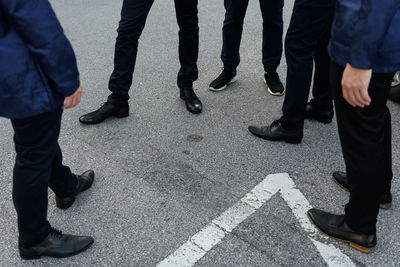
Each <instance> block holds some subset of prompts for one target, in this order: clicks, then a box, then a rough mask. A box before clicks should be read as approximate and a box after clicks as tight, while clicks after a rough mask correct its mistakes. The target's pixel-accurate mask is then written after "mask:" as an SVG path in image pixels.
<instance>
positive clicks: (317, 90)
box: [310, 32, 333, 110]
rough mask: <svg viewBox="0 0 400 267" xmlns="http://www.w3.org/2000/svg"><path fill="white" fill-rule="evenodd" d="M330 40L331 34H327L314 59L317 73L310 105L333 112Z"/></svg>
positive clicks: (321, 41)
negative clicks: (330, 80) (330, 78)
mask: <svg viewBox="0 0 400 267" xmlns="http://www.w3.org/2000/svg"><path fill="white" fill-rule="evenodd" d="M329 38H330V33H329V32H327V33H326V35H325V36H324V37H323V38H322V39H321V40H320V41H319V43H318V45H317V50H316V53H315V57H314V61H315V73H314V86H313V90H312V94H313V99H312V100H311V101H310V103H311V105H312V106H313V107H317V108H323V109H329V110H332V109H333V103H332V90H331V86H330V82H329V65H330V59H329V54H328V43H329Z"/></svg>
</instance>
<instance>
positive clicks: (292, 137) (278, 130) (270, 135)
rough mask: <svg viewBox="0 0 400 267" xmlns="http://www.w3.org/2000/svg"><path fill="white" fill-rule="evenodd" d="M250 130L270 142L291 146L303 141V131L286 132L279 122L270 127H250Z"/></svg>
mask: <svg viewBox="0 0 400 267" xmlns="http://www.w3.org/2000/svg"><path fill="white" fill-rule="evenodd" d="M248 129H249V131H250V133H252V134H253V135H255V136H257V137H260V138H262V139H265V140H269V141H285V142H287V143H291V144H298V143H300V142H301V140H302V139H303V131H301V130H286V129H284V128H283V127H282V125H281V123H280V121H279V120H276V121H274V122H273V123H272V124H271V125H269V126H263V127H255V126H249V128H248Z"/></svg>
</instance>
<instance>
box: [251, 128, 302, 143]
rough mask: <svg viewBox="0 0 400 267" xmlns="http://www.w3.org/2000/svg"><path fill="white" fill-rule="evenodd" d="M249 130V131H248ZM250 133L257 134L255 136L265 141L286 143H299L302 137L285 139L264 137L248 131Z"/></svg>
mask: <svg viewBox="0 0 400 267" xmlns="http://www.w3.org/2000/svg"><path fill="white" fill-rule="evenodd" d="M249 132H250V131H249ZM250 133H251V134H252V135H254V136H257V137H259V138H261V139H264V140H267V141H272V142H286V143H289V144H300V143H301V141H302V139H303V138H301V139H293V140H287V139H268V138H265V137H264V136H262V135H258V134H255V133H252V132H250Z"/></svg>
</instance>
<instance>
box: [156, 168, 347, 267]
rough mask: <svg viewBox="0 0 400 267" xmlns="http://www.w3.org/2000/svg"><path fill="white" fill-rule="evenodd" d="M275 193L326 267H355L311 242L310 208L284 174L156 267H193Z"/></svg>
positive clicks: (269, 179)
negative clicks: (278, 195)
mask: <svg viewBox="0 0 400 267" xmlns="http://www.w3.org/2000/svg"><path fill="white" fill-rule="evenodd" d="M278 192H280V193H281V196H282V197H283V199H284V200H285V201H286V203H287V204H288V206H289V207H290V208H291V210H292V211H293V214H294V216H295V217H296V219H297V220H298V221H299V222H300V225H301V227H302V228H303V229H304V230H305V231H306V232H307V233H308V234H309V236H308V237H309V239H310V240H311V241H312V243H313V244H314V246H315V247H316V248H317V250H318V251H319V253H320V254H321V256H322V258H323V259H324V260H325V262H326V263H327V265H328V266H330V267H344V266H346V267H347V266H349V267H350V266H352V267H355V264H354V263H353V262H352V261H351V259H350V258H349V257H348V256H346V255H345V254H343V252H342V251H340V250H339V249H338V248H336V247H335V246H334V245H332V244H330V245H327V244H324V243H322V242H320V241H317V240H315V239H314V238H313V237H315V236H316V234H317V230H316V229H315V227H314V226H313V225H312V224H311V222H310V221H309V219H308V218H307V211H308V210H309V209H311V205H310V203H309V202H308V200H307V199H306V198H305V197H304V195H303V194H302V193H301V192H300V190H299V189H297V188H296V186H295V184H294V182H293V180H292V179H291V178H290V177H289V175H288V174H287V173H277V174H272V175H268V176H267V177H266V178H265V179H264V180H263V181H262V182H261V183H259V184H258V185H257V186H256V187H254V188H253V190H251V191H250V192H249V193H248V194H247V195H246V196H244V197H243V198H242V199H241V200H240V201H239V202H237V203H236V204H235V205H233V206H232V207H231V208H229V209H228V210H226V211H225V212H223V213H222V214H221V215H220V216H219V217H218V218H216V219H214V220H213V221H212V222H211V223H210V224H208V225H207V226H206V227H205V228H203V229H202V230H200V232H198V233H197V234H195V235H194V236H192V237H191V238H190V239H189V240H188V241H187V242H186V243H185V244H183V245H182V246H181V247H179V248H178V249H177V250H176V251H175V252H174V253H172V254H171V255H169V256H168V257H167V258H166V259H164V260H163V261H161V262H160V263H158V264H157V266H158V267H167V266H168V267H169V266H179V267H185V266H188V267H189V266H193V265H194V264H195V263H196V262H197V261H198V260H200V259H201V258H202V257H203V256H204V255H206V253H207V252H208V251H210V250H211V249H212V248H213V247H214V246H216V245H217V244H218V243H219V242H221V240H222V239H223V238H224V237H225V236H226V235H227V234H229V233H231V232H232V231H233V229H235V228H236V227H237V226H238V225H239V224H240V223H241V222H243V221H244V220H246V219H247V218H248V217H249V216H250V215H252V214H253V213H254V212H255V211H256V210H258V209H259V208H261V207H262V205H264V204H265V203H266V202H267V201H268V200H269V199H270V198H271V197H272V196H273V195H275V194H276V193H278Z"/></svg>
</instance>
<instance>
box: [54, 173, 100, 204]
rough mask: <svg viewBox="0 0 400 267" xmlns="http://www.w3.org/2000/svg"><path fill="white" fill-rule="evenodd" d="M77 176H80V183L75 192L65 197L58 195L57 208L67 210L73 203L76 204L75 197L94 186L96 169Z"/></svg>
mask: <svg viewBox="0 0 400 267" xmlns="http://www.w3.org/2000/svg"><path fill="white" fill-rule="evenodd" d="M77 178H78V185H77V186H76V189H75V192H74V194H72V195H71V196H69V197H65V198H60V197H57V196H56V204H57V208H59V209H63V210H65V209H68V208H69V207H71V206H72V204H74V201H75V197H76V196H77V195H78V194H79V193H82V192H83V191H85V190H88V189H89V188H90V187H91V186H92V184H93V181H94V171H92V170H89V171H86V172H84V173H83V174H81V175H77Z"/></svg>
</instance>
